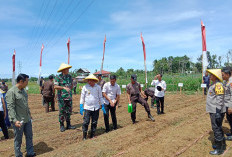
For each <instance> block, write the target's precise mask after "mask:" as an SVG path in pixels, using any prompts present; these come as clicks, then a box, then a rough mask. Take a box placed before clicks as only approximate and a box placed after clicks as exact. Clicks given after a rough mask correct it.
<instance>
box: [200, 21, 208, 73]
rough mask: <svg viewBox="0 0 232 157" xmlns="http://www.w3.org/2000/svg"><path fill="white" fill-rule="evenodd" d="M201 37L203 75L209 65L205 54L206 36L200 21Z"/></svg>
mask: <svg viewBox="0 0 232 157" xmlns="http://www.w3.org/2000/svg"><path fill="white" fill-rule="evenodd" d="M201 35H202V68H203V69H202V73H203V75H205V72H206V69H207V67H208V65H209V63H208V58H207V54H206V51H207V50H206V34H205V25H204V24H203V22H202V21H201Z"/></svg>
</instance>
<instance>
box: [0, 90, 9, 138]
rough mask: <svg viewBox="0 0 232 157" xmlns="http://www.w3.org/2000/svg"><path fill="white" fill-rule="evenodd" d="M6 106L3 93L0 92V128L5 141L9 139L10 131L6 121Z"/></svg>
mask: <svg viewBox="0 0 232 157" xmlns="http://www.w3.org/2000/svg"><path fill="white" fill-rule="evenodd" d="M6 115H7V114H6V105H5V101H4V98H3V95H2V93H1V92H0V127H1V128H2V132H3V135H4V137H5V139H9V135H8V130H7V127H6V124H5V121H4V119H6Z"/></svg>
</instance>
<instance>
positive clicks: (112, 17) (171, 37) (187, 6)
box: [0, 0, 232, 78]
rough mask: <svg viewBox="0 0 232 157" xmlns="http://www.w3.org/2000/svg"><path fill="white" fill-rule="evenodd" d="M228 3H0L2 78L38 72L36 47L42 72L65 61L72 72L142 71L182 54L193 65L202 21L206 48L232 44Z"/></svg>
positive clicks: (219, 51)
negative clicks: (158, 62)
mask: <svg viewBox="0 0 232 157" xmlns="http://www.w3.org/2000/svg"><path fill="white" fill-rule="evenodd" d="M231 6H232V1H230V0H224V1H218V0H204V1H202V0H185V1H184V0H162V1H161V0H142V1H141V0H127V1H125V0H117V1H109V0H33V1H32V0H20V1H19V0H7V1H5V0H0V54H1V61H0V67H1V68H0V78H9V77H11V76H12V55H13V52H14V49H15V50H16V74H18V73H20V72H21V73H26V74H29V75H30V76H34V77H38V75H39V61H40V52H41V46H42V44H44V51H43V54H42V76H48V75H49V74H57V70H58V68H59V66H60V64H61V63H67V62H68V50H67V40H68V38H69V37H70V40H71V44H70V53H71V54H70V65H72V69H71V70H75V69H79V68H87V69H88V70H89V71H90V72H91V73H93V72H95V70H96V69H97V70H100V68H101V62H102V56H103V41H104V37H105V35H106V46H105V60H104V66H103V69H104V70H107V71H116V70H117V69H119V68H120V67H122V68H124V69H131V68H133V69H144V60H143V48H142V43H141V38H140V34H141V32H142V34H143V38H144V41H145V45H146V52H147V62H146V63H147V69H148V70H152V69H153V66H152V63H153V61H154V60H155V59H161V58H162V57H168V56H183V55H187V56H189V57H190V58H191V61H193V62H196V59H197V57H199V56H200V55H201V54H202V40H201V25H200V22H201V20H202V21H203V23H204V24H205V26H206V42H207V50H208V51H210V52H211V53H212V54H217V55H221V56H222V57H223V58H224V60H225V54H226V53H227V52H228V50H229V49H231V48H232V45H231V43H232V29H231V28H232V20H231V19H232V9H231Z"/></svg>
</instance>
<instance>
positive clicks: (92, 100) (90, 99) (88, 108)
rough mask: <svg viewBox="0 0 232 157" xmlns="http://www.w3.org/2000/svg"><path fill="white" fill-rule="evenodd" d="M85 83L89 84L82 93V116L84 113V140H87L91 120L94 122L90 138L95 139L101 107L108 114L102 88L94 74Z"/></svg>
mask: <svg viewBox="0 0 232 157" xmlns="http://www.w3.org/2000/svg"><path fill="white" fill-rule="evenodd" d="M84 81H85V82H87V84H86V85H85V86H84V87H83V88H82V91H81V98H80V114H81V115H83V113H84V118H83V120H84V121H83V125H82V130H83V140H86V138H87V131H88V126H89V122H90V119H91V121H92V122H91V134H90V138H93V137H94V135H95V132H96V128H97V122H98V117H99V110H100V105H101V107H102V111H103V113H104V114H106V111H105V108H104V102H103V98H102V91H101V87H100V86H98V85H97V84H96V83H97V82H98V79H97V78H96V77H95V76H94V75H93V74H90V75H89V76H88V77H86V78H85V79H84Z"/></svg>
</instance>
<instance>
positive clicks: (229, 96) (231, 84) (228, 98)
mask: <svg viewBox="0 0 232 157" xmlns="http://www.w3.org/2000/svg"><path fill="white" fill-rule="evenodd" d="M224 87H225V98H224V103H225V106H226V107H229V108H232V81H227V82H225V84H224Z"/></svg>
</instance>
